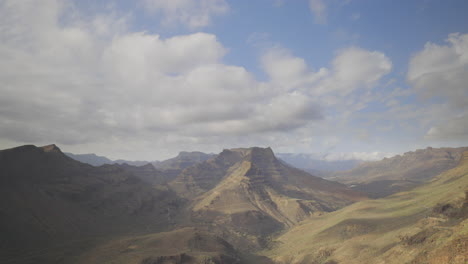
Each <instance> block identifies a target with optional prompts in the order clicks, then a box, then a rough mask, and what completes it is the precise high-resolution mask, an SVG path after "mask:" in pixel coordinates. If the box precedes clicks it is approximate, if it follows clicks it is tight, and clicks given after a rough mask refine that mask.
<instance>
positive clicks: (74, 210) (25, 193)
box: [0, 145, 182, 263]
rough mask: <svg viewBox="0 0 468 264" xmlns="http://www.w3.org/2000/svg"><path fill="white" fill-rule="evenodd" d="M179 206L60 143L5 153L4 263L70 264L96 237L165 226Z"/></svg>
mask: <svg viewBox="0 0 468 264" xmlns="http://www.w3.org/2000/svg"><path fill="white" fill-rule="evenodd" d="M181 205H182V200H180V199H179V198H178V197H177V196H176V195H175V193H173V192H172V191H171V190H169V189H168V188H164V187H163V186H161V187H159V188H153V187H151V185H149V184H147V183H145V182H144V181H142V180H140V179H139V178H138V177H136V176H134V175H133V174H132V173H130V172H129V171H128V170H126V169H123V168H122V167H121V165H104V166H100V167H93V166H91V165H89V164H84V163H81V162H78V161H75V160H73V159H71V158H69V157H67V156H66V155H65V154H63V153H62V152H61V151H60V149H59V148H57V147H56V146H55V145H50V146H44V147H35V146H32V145H27V146H21V147H17V148H13V149H7V150H2V151H0V234H1V236H0V263H10V262H9V261H11V263H60V262H61V263H66V262H65V261H63V262H62V261H58V262H57V259H60V258H64V257H65V256H68V255H71V256H73V254H78V252H80V250H83V248H82V247H84V246H85V245H88V246H89V245H92V243H94V242H93V241H97V240H100V239H104V238H106V237H110V236H112V237H115V236H119V235H125V234H130V233H132V234H134V233H135V232H136V233H139V232H155V231H161V230H164V229H165V228H167V227H169V226H170V225H171V223H172V221H173V220H171V219H175V218H176V217H175V216H172V214H173V213H175V212H177V207H179V206H181ZM82 242H83V243H85V242H86V243H85V244H82ZM50 248H54V250H48V249H50ZM41 251H43V253H41V254H32V253H31V252H41ZM61 254H63V255H61ZM14 259H16V260H17V262H14V261H13V260H14ZM21 259H22V260H21ZM5 260H9V261H5ZM52 260H53V261H52Z"/></svg>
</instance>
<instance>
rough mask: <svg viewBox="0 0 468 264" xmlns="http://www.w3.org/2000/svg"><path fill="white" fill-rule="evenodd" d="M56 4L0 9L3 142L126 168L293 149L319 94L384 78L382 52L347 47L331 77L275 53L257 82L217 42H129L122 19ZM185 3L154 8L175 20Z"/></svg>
mask: <svg viewBox="0 0 468 264" xmlns="http://www.w3.org/2000/svg"><path fill="white" fill-rule="evenodd" d="M153 2H154V3H156V2H159V1H153ZM190 2H192V1H190ZM194 2H197V3H198V4H199V5H210V3H218V4H219V5H221V4H220V3H224V2H223V1H221V2H220V1H214V2H213V1H194ZM64 3H65V2H62V1H59V0H43V1H41V3H40V4H39V3H38V2H37V1H34V0H30V1H13V0H11V1H3V2H2V3H0V79H1V80H2V85H1V86H0V93H1V97H0V130H1V131H2V141H5V142H6V141H8V142H21V143H26V142H28V143H35V144H42V143H51V142H53V143H59V144H66V145H67V146H70V147H71V149H70V148H69V150H72V151H73V150H80V149H84V151H86V148H90V146H95V147H96V148H100V149H101V151H100V153H101V154H104V155H105V154H108V153H111V156H112V153H115V152H116V151H118V149H119V148H121V149H122V151H124V152H125V153H131V154H132V155H133V157H134V158H148V157H149V155H150V154H151V153H153V154H154V151H155V149H157V152H162V153H164V151H170V150H168V148H173V149H176V150H177V151H178V150H181V149H188V150H190V149H193V150H197V147H194V146H198V147H199V146H204V148H203V149H207V148H210V147H212V146H214V145H216V146H218V147H219V146H220V144H221V147H229V146H238V145H239V144H245V145H246V146H248V145H261V144H263V143H264V144H265V145H266V144H268V142H278V138H282V139H284V140H286V141H285V142H288V145H290V144H294V143H296V144H300V143H297V142H300V138H295V136H291V134H288V135H284V132H288V133H290V132H291V131H296V130H298V129H302V128H304V127H306V126H308V125H309V124H311V123H313V122H315V121H317V120H321V119H323V118H324V117H325V111H324V107H323V105H321V104H319V103H318V101H319V100H322V99H323V98H322V97H321V96H327V95H329V94H330V93H338V94H339V93H341V91H344V90H349V91H352V90H355V89H360V88H365V89H367V88H368V87H369V86H371V85H372V84H374V83H375V82H377V81H378V79H379V78H380V77H382V76H383V75H384V74H385V73H386V72H388V71H389V69H390V68H391V64H390V62H389V61H388V59H387V58H386V57H385V56H384V55H383V54H381V53H379V52H371V51H365V50H362V49H358V48H352V49H348V50H344V51H342V52H340V53H338V55H337V57H336V58H335V60H334V61H333V63H332V65H333V67H332V68H330V69H326V68H321V69H319V70H317V71H315V70H314V69H312V68H311V67H309V66H308V65H307V63H306V62H305V60H303V59H302V58H299V57H296V56H294V55H293V54H292V53H291V52H290V51H288V50H286V49H283V48H280V47H273V48H271V49H268V50H266V51H265V53H264V54H263V55H262V57H261V63H262V67H263V69H264V70H265V72H266V73H267V74H268V76H269V78H270V79H269V80H268V81H259V80H258V79H256V78H255V76H254V75H253V74H252V73H250V72H249V71H247V70H246V69H245V68H243V67H240V66H234V65H227V64H225V63H223V56H225V54H226V53H227V52H228V50H227V49H226V48H225V47H224V45H223V44H222V43H220V41H219V40H218V39H217V37H216V36H215V35H213V34H208V33H193V34H187V35H178V36H173V37H168V38H163V37H161V36H160V35H157V34H151V33H147V32H132V31H130V30H129V28H131V24H130V22H129V21H128V20H127V19H126V17H125V16H123V17H122V16H119V15H118V14H112V13H111V14H106V15H100V14H95V15H93V16H87V17H86V19H81V16H80V14H79V13H77V12H79V11H77V9H76V8H74V7H73V6H72V5H71V4H70V3H69V2H66V3H67V4H64ZM171 3H172V4H171ZM184 3H186V1H161V2H159V4H160V5H157V6H158V7H159V6H171V5H174V6H175V7H171V8H175V9H174V10H178V8H179V7H180V6H183V4H184ZM187 5H188V4H187ZM176 7H177V8H176ZM168 8H169V7H168ZM180 8H181V7H180ZM177 12H179V11H177ZM210 14H211V13H210ZM353 60H356V61H359V65H362V66H363V69H362V70H356V69H355V68H357V67H356V64H355V63H351V62H349V61H353ZM347 67H350V69H346V68H347ZM348 86H349V87H348ZM303 133H304V135H306V136H307V137H310V136H311V135H310V134H308V133H309V132H303ZM220 135H223V136H220ZM247 136H248V137H247ZM227 137H228V138H227ZM298 137H299V136H298ZM287 140H290V141H287ZM262 142H263V143H262ZM168 145H171V147H167V146H168ZM73 146H75V147H73ZM188 146H192V147H188ZM203 149H202V150H203ZM198 150H200V149H198ZM88 151H89V150H88ZM152 151H153V152H152ZM172 151H173V150H172ZM125 153H124V154H123V155H125ZM171 153H172V152H171Z"/></svg>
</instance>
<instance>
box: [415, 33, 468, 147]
mask: <svg viewBox="0 0 468 264" xmlns="http://www.w3.org/2000/svg"><path fill="white" fill-rule="evenodd" d="M407 80H408V82H409V83H410V84H411V85H412V87H414V89H415V91H416V93H418V94H419V95H421V96H422V97H423V98H425V99H434V98H435V99H436V100H439V101H440V102H442V103H443V104H445V105H446V106H447V108H449V109H450V111H445V112H443V113H440V115H441V116H440V118H439V123H438V124H436V125H434V126H433V127H431V128H430V129H429V130H428V132H427V134H426V137H427V138H431V139H455V140H456V139H463V138H466V137H467V136H468V131H467V130H466V124H467V123H468V89H467V86H466V84H467V83H468V34H459V33H453V34H450V35H449V36H448V38H447V40H446V44H445V45H438V44H435V43H431V42H428V43H426V45H425V46H424V49H423V50H422V51H420V52H418V53H416V54H415V55H414V56H413V57H412V58H411V60H410V63H409V70H408V74H407Z"/></svg>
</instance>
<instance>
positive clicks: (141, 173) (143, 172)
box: [114, 163, 169, 185]
mask: <svg viewBox="0 0 468 264" xmlns="http://www.w3.org/2000/svg"><path fill="white" fill-rule="evenodd" d="M114 166H115V167H118V168H121V169H122V170H124V171H127V172H129V173H131V174H133V175H135V176H136V177H138V178H140V179H141V180H143V181H144V182H147V183H150V184H153V185H155V184H156V185H157V184H166V183H167V182H168V181H169V179H168V177H167V176H166V175H165V173H163V172H162V171H160V170H158V169H156V168H155V167H154V166H153V165H152V164H151V163H147V164H145V165H143V166H133V165H129V164H127V163H123V164H115V165H114Z"/></svg>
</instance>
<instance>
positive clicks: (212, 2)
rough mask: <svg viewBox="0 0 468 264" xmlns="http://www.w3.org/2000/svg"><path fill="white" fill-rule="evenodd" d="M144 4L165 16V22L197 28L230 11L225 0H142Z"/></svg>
mask: <svg viewBox="0 0 468 264" xmlns="http://www.w3.org/2000/svg"><path fill="white" fill-rule="evenodd" d="M142 1H143V3H144V6H145V7H146V8H147V9H148V10H150V11H152V12H156V13H160V14H162V15H163V16H164V18H163V23H164V24H167V25H170V24H182V25H185V26H188V27H189V28H192V29H196V28H201V27H205V26H208V25H209V24H211V19H212V17H213V16H219V15H223V14H225V13H227V12H228V11H229V5H228V4H227V2H226V1H225V0H142Z"/></svg>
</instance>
